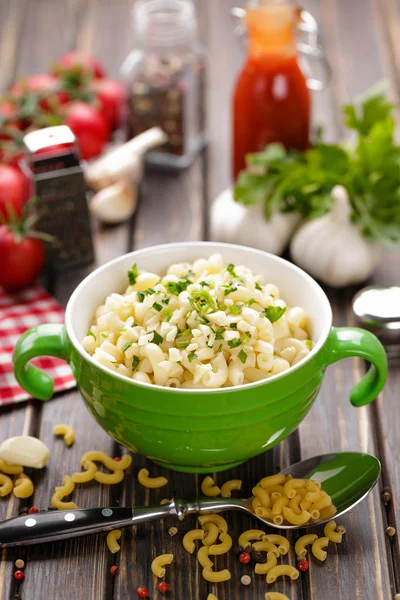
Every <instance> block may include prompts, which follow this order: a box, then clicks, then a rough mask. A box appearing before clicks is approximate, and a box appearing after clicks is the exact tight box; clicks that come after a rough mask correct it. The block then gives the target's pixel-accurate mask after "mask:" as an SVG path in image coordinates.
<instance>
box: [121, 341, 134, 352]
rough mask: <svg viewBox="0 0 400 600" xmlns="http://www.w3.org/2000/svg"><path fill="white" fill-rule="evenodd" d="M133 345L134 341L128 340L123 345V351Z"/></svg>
mask: <svg viewBox="0 0 400 600" xmlns="http://www.w3.org/2000/svg"><path fill="white" fill-rule="evenodd" d="M131 346H132V342H126V343H125V344H124V345H123V346H122V352H126V351H127V350H129V348H130V347H131Z"/></svg>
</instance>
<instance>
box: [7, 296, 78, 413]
mask: <svg viewBox="0 0 400 600" xmlns="http://www.w3.org/2000/svg"><path fill="white" fill-rule="evenodd" d="M63 322H64V311H63V309H62V308H61V306H60V305H59V304H58V302H56V300H55V299H54V298H53V297H52V296H50V294H48V293H47V292H46V291H45V290H44V289H42V288H41V287H39V286H34V287H31V288H29V289H27V290H24V291H22V292H18V293H15V294H7V293H6V292H4V291H3V290H2V289H1V288H0V406H4V405H5V404H12V403H14V402H22V401H23V400H27V399H28V398H30V395H29V394H28V393H27V392H25V390H23V389H22V388H21V387H20V386H19V385H18V383H17V381H16V379H15V377H14V373H13V367H12V353H13V350H14V347H15V344H16V343H17V340H18V338H19V337H20V335H22V334H23V333H24V332H25V331H26V330H27V329H29V328H30V327H34V326H35V325H40V324H42V323H63ZM32 362H33V364H35V365H36V366H37V367H39V368H41V369H45V371H47V373H48V374H49V375H50V376H51V377H52V378H53V381H54V391H55V392H60V391H61V390H66V389H68V388H72V387H74V386H75V385H76V382H75V378H74V376H73V375H72V371H71V369H70V368H69V366H68V365H67V364H66V363H65V362H64V361H63V360H61V359H60V358H47V357H45V358H36V359H35V360H33V361H32Z"/></svg>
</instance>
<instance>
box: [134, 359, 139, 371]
mask: <svg viewBox="0 0 400 600" xmlns="http://www.w3.org/2000/svg"><path fill="white" fill-rule="evenodd" d="M139 363H140V358H139V357H138V356H134V357H133V361H132V371H136V369H137V367H138V364H139Z"/></svg>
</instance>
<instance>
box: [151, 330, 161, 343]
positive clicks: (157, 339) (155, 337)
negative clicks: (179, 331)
mask: <svg viewBox="0 0 400 600" xmlns="http://www.w3.org/2000/svg"><path fill="white" fill-rule="evenodd" d="M153 333H154V335H153V339H152V340H151V341H152V343H153V344H157V346H159V345H160V344H162V343H163V341H164V338H163V337H162V336H161V335H160V334H159V333H157V331H156V330H154V331H153Z"/></svg>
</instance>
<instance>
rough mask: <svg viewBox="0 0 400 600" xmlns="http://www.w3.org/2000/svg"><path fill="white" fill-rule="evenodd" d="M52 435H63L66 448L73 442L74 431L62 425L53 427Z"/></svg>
mask: <svg viewBox="0 0 400 600" xmlns="http://www.w3.org/2000/svg"><path fill="white" fill-rule="evenodd" d="M54 434H55V435H63V436H64V442H65V443H66V445H67V446H72V444H73V443H74V441H75V429H74V428H73V427H71V426H70V425H64V424H63V423H60V424H59V425H54Z"/></svg>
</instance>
